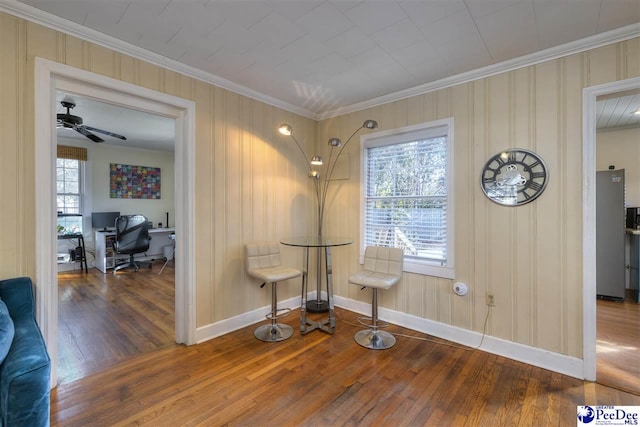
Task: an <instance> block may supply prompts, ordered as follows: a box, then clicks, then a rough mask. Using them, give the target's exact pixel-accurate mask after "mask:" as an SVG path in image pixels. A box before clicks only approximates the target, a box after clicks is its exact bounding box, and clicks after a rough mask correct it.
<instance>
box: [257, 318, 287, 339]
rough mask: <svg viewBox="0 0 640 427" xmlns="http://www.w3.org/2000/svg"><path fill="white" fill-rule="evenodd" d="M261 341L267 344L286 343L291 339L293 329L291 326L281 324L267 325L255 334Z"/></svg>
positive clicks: (259, 328)
mask: <svg viewBox="0 0 640 427" xmlns="http://www.w3.org/2000/svg"><path fill="white" fill-rule="evenodd" d="M253 334H254V335H255V336H256V338H258V339H259V340H260V341H266V342H278V341H284V340H286V339H287V338H291V336H292V335H293V328H292V327H291V326H289V325H283V324H281V323H275V324H271V323H269V324H267V325H262V326H260V327H258V329H256V330H255V332H254V333H253Z"/></svg>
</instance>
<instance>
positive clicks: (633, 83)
mask: <svg viewBox="0 0 640 427" xmlns="http://www.w3.org/2000/svg"><path fill="white" fill-rule="evenodd" d="M638 88H640V78H632V79H627V80H622V81H617V82H612V83H607V84H603V85H599V86H593V87H590V88H585V89H584V90H583V342H584V344H583V345H584V348H583V353H584V354H583V356H584V357H583V361H584V378H585V379H586V380H589V381H597V363H598V352H597V351H596V346H597V343H598V341H597V338H598V333H599V331H598V320H599V314H601V313H598V307H597V302H596V277H597V271H596V270H597V269H596V259H597V258H596V237H595V236H596V169H597V168H596V138H597V133H596V117H597V114H596V111H597V107H596V103H597V100H598V98H599V97H605V96H610V95H611V94H614V93H618V92H626V91H630V90H637V89H638ZM600 323H602V320H600Z"/></svg>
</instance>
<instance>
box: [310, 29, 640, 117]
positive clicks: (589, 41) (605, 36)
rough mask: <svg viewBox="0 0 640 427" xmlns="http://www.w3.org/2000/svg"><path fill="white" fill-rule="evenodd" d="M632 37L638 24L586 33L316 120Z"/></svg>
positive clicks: (354, 105)
mask: <svg viewBox="0 0 640 427" xmlns="http://www.w3.org/2000/svg"><path fill="white" fill-rule="evenodd" d="M635 37H640V23H635V24H631V25H627V26H624V27H620V28H616V29H614V30H610V31H607V32H604V33H600V34H595V35H593V36H589V37H586V38H583V39H580V40H575V41H573V42H570V43H565V44H563V45H559V46H555V47H552V48H549V49H545V50H541V51H538V52H534V53H531V54H529V55H524V56H520V57H518V58H513V59H510V60H507V61H503V62H499V63H497V64H492V65H487V66H486V67H482V68H477V69H475V70H471V71H468V72H465V73H460V74H456V75H454V76H450V77H445V78H444V79H440V80H436V81H434V82H430V83H426V84H423V85H420V86H415V87H412V88H409V89H405V90H401V91H398V92H393V93H390V94H388V95H383V96H380V97H377V98H372V99H369V100H367V101H363V102H359V103H356V104H351V105H348V106H345V107H341V108H336V109H335V110H332V111H327V112H325V113H321V114H318V117H319V120H324V119H329V118H332V117H336V116H340V115H343V114H347V113H353V112H356V111H360V110H364V109H366V108H372V107H377V106H379V105H382V104H387V103H389V102H394V101H399V100H402V99H406V98H410V97H412V96H416V95H424V94H425V93H429V92H433V91H436V90H440V89H445V88H448V87H451V86H455V85H459V84H462V83H468V82H471V81H474V80H479V79H482V78H486V77H490V76H494V75H496V74H501V73H505V72H508V71H513V70H517V69H519V68H523V67H528V66H531V65H536V64H539V63H542V62H546V61H551V60H553V59H558V58H561V57H564V56H569V55H573V54H576V53H580V52H584V51H586V50H590V49H595V48H598V47H602V46H606V45H609V44H612V43H617V42H621V41H624V40H629V39H632V38H635Z"/></svg>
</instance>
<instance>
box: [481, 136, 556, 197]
mask: <svg viewBox="0 0 640 427" xmlns="http://www.w3.org/2000/svg"><path fill="white" fill-rule="evenodd" d="M548 180H549V174H548V173H547V167H546V165H545V164H544V161H543V160H542V158H540V156H538V155H537V154H536V153H534V152H532V151H529V150H524V149H522V148H510V149H508V150H504V151H502V152H500V153H498V154H496V155H495V156H493V157H492V158H490V159H489V161H488V162H487V164H485V165H484V168H483V169H482V176H481V177H480V186H481V187H482V191H484V194H486V196H487V197H488V198H489V199H491V200H492V201H494V202H496V203H499V204H501V205H506V206H519V205H524V204H525V203H529V202H531V201H533V200H535V199H536V198H537V197H538V196H540V194H542V192H543V191H544V189H545V187H546V186H547V181H548Z"/></svg>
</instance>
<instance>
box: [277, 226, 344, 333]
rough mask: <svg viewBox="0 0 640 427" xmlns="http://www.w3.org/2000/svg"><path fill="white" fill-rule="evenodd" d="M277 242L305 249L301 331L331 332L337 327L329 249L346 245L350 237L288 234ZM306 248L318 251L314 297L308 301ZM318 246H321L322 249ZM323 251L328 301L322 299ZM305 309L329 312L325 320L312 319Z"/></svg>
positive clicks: (307, 258)
mask: <svg viewBox="0 0 640 427" xmlns="http://www.w3.org/2000/svg"><path fill="white" fill-rule="evenodd" d="M280 243H282V244H283V245H286V246H297V247H301V248H304V263H305V265H304V270H303V276H302V302H301V304H300V332H302V334H306V333H307V332H311V331H313V330H315V329H320V330H322V331H325V332H328V333H330V334H332V333H333V331H334V330H335V327H336V321H335V314H334V307H333V283H332V274H333V270H332V267H331V248H332V247H335V246H346V245H350V244H352V243H353V239H351V238H350V237H335V236H298V237H288V238H285V239H282V240H280ZM309 248H318V251H317V260H316V261H317V268H316V299H315V300H309V301H307V286H308V278H307V275H308V271H309ZM321 249H324V251H322V250H321ZM322 252H324V259H325V261H324V267H325V270H324V271H325V274H326V283H327V300H326V301H324V300H322V293H321V287H322V286H321V285H322V265H323V263H322ZM307 311H309V312H311V313H326V312H327V311H328V312H329V317H328V318H327V319H324V320H321V321H319V322H314V321H312V320H309V319H307Z"/></svg>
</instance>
